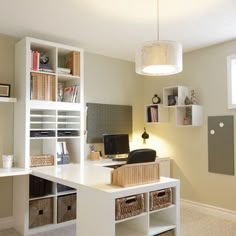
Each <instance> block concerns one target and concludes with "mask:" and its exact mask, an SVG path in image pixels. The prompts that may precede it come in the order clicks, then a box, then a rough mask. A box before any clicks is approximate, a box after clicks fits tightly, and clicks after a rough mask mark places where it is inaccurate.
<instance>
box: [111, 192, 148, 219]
mask: <svg viewBox="0 0 236 236" xmlns="http://www.w3.org/2000/svg"><path fill="white" fill-rule="evenodd" d="M144 210H145V209H144V194H137V195H133V196H128V197H123V198H117V199H116V211H115V212H116V216H115V217H116V220H122V219H125V218H128V217H131V216H135V215H139V214H141V213H143V212H144Z"/></svg>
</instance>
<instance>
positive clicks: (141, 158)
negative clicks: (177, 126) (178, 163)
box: [127, 148, 156, 164]
mask: <svg viewBox="0 0 236 236" xmlns="http://www.w3.org/2000/svg"><path fill="white" fill-rule="evenodd" d="M155 160H156V151H155V150H153V149H148V148H144V149H137V150H133V151H131V152H130V153H129V155H128V159H127V164H134V163H142V162H152V161H155Z"/></svg>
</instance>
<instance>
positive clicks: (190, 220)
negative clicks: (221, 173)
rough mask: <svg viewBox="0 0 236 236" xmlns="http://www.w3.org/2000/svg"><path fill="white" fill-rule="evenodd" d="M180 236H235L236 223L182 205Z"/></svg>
mask: <svg viewBox="0 0 236 236" xmlns="http://www.w3.org/2000/svg"><path fill="white" fill-rule="evenodd" d="M0 236H20V235H19V234H18V233H16V232H15V231H14V230H13V229H9V230H5V231H0ZM34 236H75V226H69V227H65V228H61V229H57V230H54V231H51V232H47V233H39V234H35V235H34ZM84 236H90V235H84ZM99 236H100V235H99ZM181 236H236V221H230V220H226V219H223V218H221V217H217V216H212V215H209V214H205V213H201V212H199V211H196V210H193V209H190V208H189V207H188V206H185V205H184V206H181Z"/></svg>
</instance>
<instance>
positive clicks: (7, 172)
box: [0, 167, 32, 177]
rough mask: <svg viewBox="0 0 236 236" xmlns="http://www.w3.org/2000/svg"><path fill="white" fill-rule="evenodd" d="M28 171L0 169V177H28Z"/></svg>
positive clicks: (29, 172)
mask: <svg viewBox="0 0 236 236" xmlns="http://www.w3.org/2000/svg"><path fill="white" fill-rule="evenodd" d="M31 172H32V171H31V170H30V169H24V168H15V167H14V168H10V169H5V168H0V177H11V176H19V175H28V174H31Z"/></svg>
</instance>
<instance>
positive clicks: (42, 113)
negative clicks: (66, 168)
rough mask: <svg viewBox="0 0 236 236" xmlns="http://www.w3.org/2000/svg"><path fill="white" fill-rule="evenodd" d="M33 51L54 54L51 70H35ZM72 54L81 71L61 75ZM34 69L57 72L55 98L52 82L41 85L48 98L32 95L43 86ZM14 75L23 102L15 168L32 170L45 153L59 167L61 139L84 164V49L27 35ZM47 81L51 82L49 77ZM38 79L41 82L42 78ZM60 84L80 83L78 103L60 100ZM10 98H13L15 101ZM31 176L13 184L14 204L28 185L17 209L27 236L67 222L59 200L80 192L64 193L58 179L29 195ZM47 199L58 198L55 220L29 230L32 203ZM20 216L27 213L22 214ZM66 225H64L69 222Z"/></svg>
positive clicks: (20, 103) (17, 117)
mask: <svg viewBox="0 0 236 236" xmlns="http://www.w3.org/2000/svg"><path fill="white" fill-rule="evenodd" d="M32 51H38V52H39V53H46V54H47V55H48V56H49V64H50V68H51V69H52V72H45V71H40V70H36V71H35V70H32V68H31V55H32ZM71 52H76V54H77V55H79V57H78V58H79V59H78V58H77V59H78V60H77V62H78V63H77V64H76V67H75V68H76V69H75V70H77V71H78V73H76V74H75V73H74V72H73V73H71V74H61V73H59V70H58V68H59V67H66V66H67V65H66V63H65V61H66V60H67V59H66V58H67V57H68V55H69V54H70V53H71ZM33 73H37V74H39V75H40V76H46V77H47V76H52V78H53V81H54V83H55V84H54V86H53V85H50V86H51V87H50V93H51V94H52V97H54V99H53V98H51V97H50V99H49V95H45V94H46V93H47V91H49V90H48V89H47V88H46V87H45V86H49V82H48V83H47V85H40V86H41V87H40V88H42V90H43V91H41V92H40V93H42V94H44V98H47V99H45V100H42V98H40V99H41V100H39V99H34V100H33V99H32V97H33V95H32V93H35V91H36V92H37V91H38V89H39V84H37V86H38V87H33V86H34V85H33V79H32V75H33ZM15 78H16V79H15V94H16V97H17V98H18V102H17V103H16V104H15V106H14V107H15V115H14V132H15V135H14V144H15V145H14V156H15V158H16V166H18V167H23V168H30V167H31V161H30V156H31V155H46V154H49V155H52V156H54V163H53V165H54V166H57V142H58V141H60V142H61V141H63V142H66V143H67V147H68V149H69V153H70V161H71V162H74V163H80V161H81V160H83V158H84V135H83V134H84V106H83V104H84V91H83V88H84V82H83V81H84V71H83V49H81V48H76V47H71V46H67V45H62V44H58V43H54V42H49V41H44V40H40V39H34V38H29V37H26V38H24V39H22V40H21V41H19V42H18V43H17V44H16V46H15ZM40 78H44V77H40ZM45 81H47V80H46V79H45ZM37 83H39V80H38V82H37ZM40 83H41V82H40ZM45 83H46V82H45ZM59 83H60V84H62V85H63V90H64V88H66V87H72V86H78V95H77V99H75V101H74V102H64V101H63V100H62V101H61V100H60V101H59V100H58V84H59ZM35 86H36V85H35ZM35 88H37V89H35ZM37 93H38V92H37ZM8 99H9V98H8ZM5 100H6V101H7V99H3V100H1V98H0V102H1V101H5ZM10 101H11V102H13V100H10ZM10 101H9V102H10ZM71 130H72V131H76V134H77V135H71V136H68V132H69V131H71ZM35 131H40V132H44V133H45V132H48V131H49V132H51V133H52V134H54V135H52V136H47V134H46V133H45V136H40V137H37V136H36V137H35V136H32V134H33V132H35ZM60 131H64V133H65V135H63V136H61V135H60ZM19 137H21V138H19ZM26 178H27V177H26ZM26 178H20V179H19V180H17V181H16V184H17V185H18V186H16V184H14V191H15V193H16V194H14V196H15V198H14V202H15V201H16V202H17V201H19V199H16V196H18V195H19V196H20V194H19V193H20V191H21V189H20V188H19V185H21V186H22V187H24V188H25V193H24V197H22V199H20V202H21V203H22V204H23V205H24V206H25V208H24V209H23V208H21V207H15V209H14V215H15V216H16V225H17V226H19V228H18V229H19V232H21V233H22V234H23V235H28V234H32V233H33V232H37V231H44V230H48V229H52V228H55V227H60V225H61V224H62V223H60V224H58V223H57V207H56V206H57V199H58V197H59V196H64V195H68V194H71V193H76V191H69V192H65V194H63V192H60V193H57V190H56V183H53V185H52V194H51V195H47V196H42V197H39V198H36V199H30V198H29V180H26ZM21 195H22V194H21ZM45 198H52V199H53V206H54V207H53V224H50V225H45V226H40V227H36V228H32V229H29V213H28V211H29V201H33V200H40V199H45ZM13 204H14V203H13ZM20 215H21V216H23V217H20ZM73 223H75V221H73ZM63 224H65V222H64V223H63ZM37 228H39V229H37Z"/></svg>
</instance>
